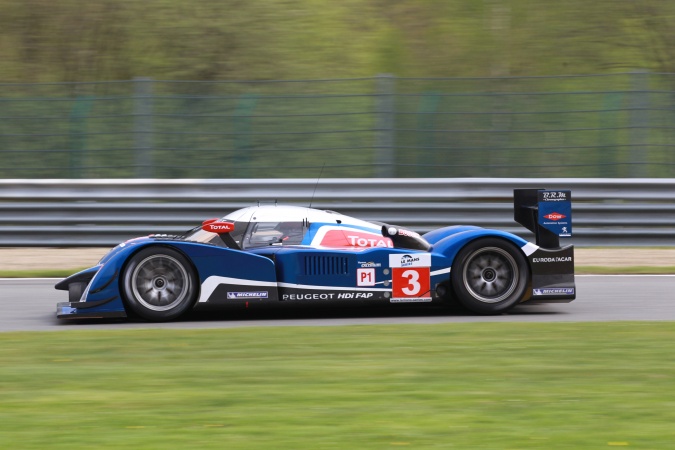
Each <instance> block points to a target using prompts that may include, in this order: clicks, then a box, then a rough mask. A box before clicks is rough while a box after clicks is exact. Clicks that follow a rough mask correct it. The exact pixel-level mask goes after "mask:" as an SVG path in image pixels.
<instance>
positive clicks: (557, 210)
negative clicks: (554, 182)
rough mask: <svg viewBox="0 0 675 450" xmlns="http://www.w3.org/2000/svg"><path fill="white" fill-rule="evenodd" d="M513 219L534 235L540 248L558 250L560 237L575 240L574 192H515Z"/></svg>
mask: <svg viewBox="0 0 675 450" xmlns="http://www.w3.org/2000/svg"><path fill="white" fill-rule="evenodd" d="M513 218H514V220H515V221H516V222H518V223H519V224H521V225H522V226H524V227H525V228H527V229H528V230H530V231H532V232H533V233H534V235H535V237H536V239H537V240H536V243H537V245H538V246H540V247H544V248H559V247H560V238H561V237H571V236H572V191H569V190H547V189H514V190H513Z"/></svg>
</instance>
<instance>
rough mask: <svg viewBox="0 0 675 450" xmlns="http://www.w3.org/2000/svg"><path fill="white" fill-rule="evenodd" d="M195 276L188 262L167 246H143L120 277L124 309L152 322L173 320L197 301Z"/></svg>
mask: <svg viewBox="0 0 675 450" xmlns="http://www.w3.org/2000/svg"><path fill="white" fill-rule="evenodd" d="M197 292H198V288H197V277H196V275H195V271H194V269H193V268H192V265H191V264H190V262H189V261H188V260H187V258H185V256H183V255H182V254H181V253H180V252H178V251H176V250H174V249H171V248H169V247H146V248H144V249H142V250H141V251H139V252H138V253H136V254H135V255H134V256H132V257H131V259H130V260H129V262H128V263H127V265H126V267H125V268H124V272H123V274H122V293H123V295H124V300H125V301H126V304H127V306H129V308H130V309H131V310H132V311H133V312H134V313H136V314H137V315H138V316H140V317H142V318H144V319H146V320H150V321H153V322H164V321H167V320H173V319H176V318H177V317H179V316H180V315H181V314H183V313H184V312H185V311H187V310H188V309H190V308H191V307H192V305H193V304H194V302H195V300H196V299H197Z"/></svg>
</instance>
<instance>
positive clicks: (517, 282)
mask: <svg viewBox="0 0 675 450" xmlns="http://www.w3.org/2000/svg"><path fill="white" fill-rule="evenodd" d="M450 286H451V287H452V296H453V297H454V298H455V299H457V300H458V301H459V302H460V303H461V304H462V305H463V306H464V307H466V308H467V309H469V310H471V311H473V312H476V313H479V314H500V313H503V312H506V311H508V310H509V309H511V308H513V307H514V306H516V305H517V304H518V303H520V302H522V301H524V300H526V299H527V297H528V292H529V288H530V286H531V268H530V264H529V261H528V258H527V256H526V255H525V254H524V253H523V251H522V250H521V249H520V248H519V247H518V246H517V245H516V244H514V243H513V242H511V241H509V240H508V239H505V238H502V237H499V236H481V237H478V238H476V239H473V240H471V241H469V242H467V243H465V245H464V246H463V247H462V248H461V249H460V250H459V251H458V252H457V254H456V255H455V258H454V261H453V264H452V270H451V272H450Z"/></svg>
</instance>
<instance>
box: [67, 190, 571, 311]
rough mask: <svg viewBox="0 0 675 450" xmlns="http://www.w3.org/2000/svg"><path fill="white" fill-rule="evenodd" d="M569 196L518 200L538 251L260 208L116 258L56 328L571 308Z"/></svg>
mask: <svg viewBox="0 0 675 450" xmlns="http://www.w3.org/2000/svg"><path fill="white" fill-rule="evenodd" d="M571 213H572V211H571V193H570V191H564V190H562V191H561V190H546V189H516V190H515V191H514V219H515V220H516V221H517V222H518V223H520V224H521V225H523V226H524V227H525V228H527V229H529V230H530V231H532V232H534V234H535V237H536V242H535V243H532V242H528V241H526V240H525V239H523V238H521V237H519V236H517V235H514V234H511V233H507V232H503V231H498V230H490V229H484V228H480V227H475V226H448V227H444V228H440V229H437V230H434V231H431V232H429V233H426V234H424V235H420V234H418V233H416V232H415V231H412V230H408V229H405V228H401V227H398V226H395V225H390V224H386V223H380V222H369V221H364V220H360V219H357V218H353V217H349V216H346V215H343V214H339V213H337V212H334V211H327V210H319V209H312V208H308V207H300V206H281V205H276V204H267V205H265V204H263V205H260V204H259V205H256V206H250V207H246V208H243V209H239V210H237V211H234V212H232V213H230V214H228V215H226V216H224V217H223V218H220V219H210V220H206V221H204V222H203V223H202V224H201V225H199V226H198V227H195V228H194V229H192V230H190V231H189V232H187V233H185V234H183V235H180V236H178V235H176V236H170V235H149V236H146V237H140V238H136V239H132V240H129V241H126V242H124V243H121V244H119V245H118V246H116V247H115V248H113V249H112V250H111V251H110V252H109V253H108V254H107V255H105V256H104V257H103V258H102V259H101V260H100V261H99V263H98V264H96V265H95V266H93V267H91V268H89V269H86V270H83V271H81V272H79V273H76V274H74V275H71V276H70V277H68V278H66V279H64V280H62V281H60V282H59V283H57V284H56V286H55V288H56V289H59V290H65V291H68V297H69V301H68V302H64V303H59V304H58V306H57V317H58V318H60V319H77V318H111V317H127V316H128V315H129V314H133V315H134V316H137V317H140V318H141V319H145V320H148V321H169V320H173V319H176V318H178V317H180V316H182V315H184V314H186V313H187V312H188V311H191V310H197V309H200V308H205V307H207V306H208V307H213V306H217V307H223V308H257V307H262V306H264V305H279V306H291V305H292V306H304V305H338V304H340V305H391V306H393V307H395V306H396V305H404V304H419V305H439V304H447V303H451V302H459V303H460V304H461V305H463V306H464V307H465V308H467V309H468V310H470V311H473V312H474V313H477V314H500V313H504V312H506V311H508V310H510V309H511V308H513V307H514V306H516V305H518V304H519V303H522V302H530V303H543V302H569V301H572V300H573V299H574V298H575V296H576V288H575V282H574V248H573V246H572V245H568V246H564V247H561V246H560V243H559V238H560V237H568V236H571V233H572V227H571V226H572V222H571Z"/></svg>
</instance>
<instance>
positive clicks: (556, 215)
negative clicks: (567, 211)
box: [544, 212, 567, 221]
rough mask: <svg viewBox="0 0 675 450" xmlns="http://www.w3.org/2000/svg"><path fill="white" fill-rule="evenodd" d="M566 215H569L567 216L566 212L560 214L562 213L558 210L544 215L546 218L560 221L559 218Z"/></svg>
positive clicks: (563, 217)
mask: <svg viewBox="0 0 675 450" xmlns="http://www.w3.org/2000/svg"><path fill="white" fill-rule="evenodd" d="M566 217H567V216H566V215H564V214H560V213H557V212H552V213H550V214H546V215H545V216H544V219H548V220H555V221H558V220H562V219H565V218H566Z"/></svg>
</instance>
